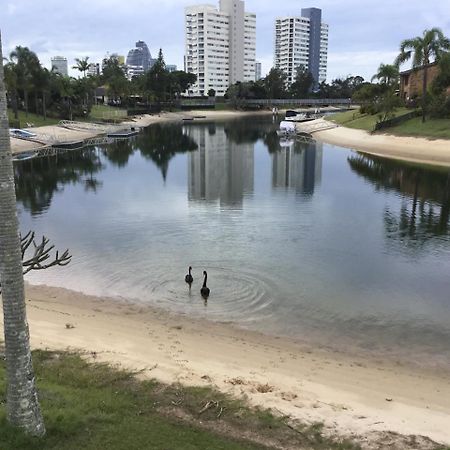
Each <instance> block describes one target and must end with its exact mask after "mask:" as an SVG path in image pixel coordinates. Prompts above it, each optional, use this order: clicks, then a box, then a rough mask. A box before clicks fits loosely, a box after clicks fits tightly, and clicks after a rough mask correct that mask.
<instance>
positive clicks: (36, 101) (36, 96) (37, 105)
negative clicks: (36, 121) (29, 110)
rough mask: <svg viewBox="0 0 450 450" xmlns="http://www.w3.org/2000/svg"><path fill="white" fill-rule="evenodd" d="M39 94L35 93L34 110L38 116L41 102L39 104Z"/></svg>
mask: <svg viewBox="0 0 450 450" xmlns="http://www.w3.org/2000/svg"><path fill="white" fill-rule="evenodd" d="M38 100H39V99H38V93H37V91H36V92H35V93H34V108H35V109H36V111H35V113H36V115H38V114H39V102H38Z"/></svg>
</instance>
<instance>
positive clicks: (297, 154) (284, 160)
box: [272, 139, 323, 195]
mask: <svg viewBox="0 0 450 450" xmlns="http://www.w3.org/2000/svg"><path fill="white" fill-rule="evenodd" d="M322 157H323V150H322V144H321V143H320V142H314V141H313V142H308V143H305V142H299V141H295V140H294V139H289V140H281V141H280V150H279V151H277V152H274V153H272V186H273V187H274V188H283V189H286V190H287V189H292V190H294V191H295V192H296V193H298V194H306V195H312V194H313V193H314V186H315V185H316V184H320V182H321V178H322Z"/></svg>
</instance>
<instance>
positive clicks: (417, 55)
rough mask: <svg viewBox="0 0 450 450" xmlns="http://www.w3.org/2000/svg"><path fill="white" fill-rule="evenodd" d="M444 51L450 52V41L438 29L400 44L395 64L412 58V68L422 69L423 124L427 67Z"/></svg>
mask: <svg viewBox="0 0 450 450" xmlns="http://www.w3.org/2000/svg"><path fill="white" fill-rule="evenodd" d="M446 50H450V40H449V39H448V38H446V37H445V36H444V33H443V32H442V30H441V29H439V28H432V29H431V30H425V31H424V32H423V35H422V36H417V37H415V38H412V39H405V40H404V41H402V43H401V44H400V54H399V55H398V56H397V58H396V60H395V64H396V65H397V66H400V64H402V63H404V62H406V61H408V60H409V59H411V57H413V63H412V65H413V68H415V67H421V66H422V67H423V81H422V122H425V115H426V107H427V88H428V65H429V64H430V63H431V62H432V60H435V61H436V60H439V59H440V57H441V56H442V54H443V52H445V51H446ZM413 54H414V56H413Z"/></svg>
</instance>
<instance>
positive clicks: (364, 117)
mask: <svg viewBox="0 0 450 450" xmlns="http://www.w3.org/2000/svg"><path fill="white" fill-rule="evenodd" d="M409 112H411V110H409V109H407V108H398V109H396V110H395V112H394V116H395V117H398V116H402V115H404V114H407V113H409ZM326 119H328V120H330V121H332V122H334V123H337V124H338V125H342V126H345V127H348V128H356V129H358V130H366V131H372V130H373V129H374V127H375V124H376V123H377V121H378V116H377V115H376V114H375V115H370V114H361V113H360V111H359V110H351V111H345V112H340V113H336V114H332V115H330V116H328V117H326Z"/></svg>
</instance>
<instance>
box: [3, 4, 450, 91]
mask: <svg viewBox="0 0 450 450" xmlns="http://www.w3.org/2000/svg"><path fill="white" fill-rule="evenodd" d="M193 3H194V4H195V3H196V2H195V1H192V0H166V1H164V2H159V3H153V2H151V3H149V2H146V1H145V0H129V1H128V2H125V3H124V2H121V1H118V0H110V1H108V2H106V0H90V1H89V2H88V1H86V0H80V1H79V2H72V3H71V4H70V6H65V5H62V4H61V3H60V2H59V1H58V2H57V1H56V0H43V1H42V2H34V1H31V0H21V1H20V2H17V1H15V0H3V5H2V15H1V17H0V29H1V31H2V38H3V51H4V54H5V56H7V55H8V54H9V53H10V52H11V51H12V50H13V49H14V48H15V47H16V46H17V45H22V46H27V47H29V48H30V49H31V50H33V51H34V52H35V53H36V54H37V55H38V57H39V59H40V60H41V63H42V64H43V65H44V66H46V67H48V68H50V66H51V63H50V59H51V57H53V56H56V55H61V56H65V57H66V58H67V59H68V66H69V74H70V75H73V76H78V75H79V72H78V71H77V70H74V69H72V66H73V65H74V59H75V58H83V57H86V56H89V62H92V63H97V62H101V60H102V59H103V57H104V56H105V54H106V53H107V52H110V53H118V54H122V55H126V54H127V53H128V51H129V49H130V48H131V47H132V46H133V44H134V42H136V41H137V40H139V39H141V40H144V41H145V42H147V44H148V46H149V48H150V49H151V51H152V52H153V53H155V54H156V53H157V51H158V50H159V49H160V48H162V49H163V53H164V57H165V60H166V62H170V63H173V64H177V65H178V67H183V56H184V49H185V47H184V8H185V7H186V6H189V5H191V4H193ZM208 3H210V4H216V0H214V1H209V2H208ZM245 3H246V9H247V10H249V11H252V12H254V13H255V14H256V17H257V33H256V35H257V42H256V59H257V60H258V61H260V62H261V63H262V76H265V75H266V74H267V72H268V70H269V69H270V68H271V67H272V65H273V59H274V36H273V24H274V21H275V18H276V17H279V16H284V15H287V16H288V15H294V16H296V15H299V14H300V11H301V8H309V7H317V8H321V9H322V17H323V20H324V22H325V23H327V24H329V25H330V37H329V50H328V73H327V81H328V82H330V81H331V80H332V79H335V78H337V77H346V76H347V75H361V76H363V77H364V78H365V79H366V80H368V79H370V78H371V77H372V75H374V74H375V72H376V69H377V68H378V66H379V64H380V63H391V62H392V61H393V59H394V58H395V56H396V55H397V53H398V49H399V45H400V42H401V41H402V40H403V39H406V38H411V37H414V36H418V35H421V34H422V32H423V30H424V29H426V28H431V27H434V26H435V27H439V28H441V29H442V30H443V32H444V34H446V35H447V36H448V35H450V16H449V14H448V11H449V8H450V0H442V1H440V2H433V3H432V4H430V3H426V2H421V1H418V0H411V1H407V0H398V1H397V2H396V3H395V4H394V5H393V4H392V2H391V1H389V2H388V1H387V0H378V1H377V2H367V1H366V2H360V1H357V0H342V1H341V2H335V1H332V0H317V1H313V2H301V3H299V2H298V0H285V1H284V2H283V3H282V4H280V3H276V2H272V1H269V0H266V1H265V0H246V2H245ZM136 11H139V19H140V20H136ZM149 21H151V23H152V27H151V28H149V27H148V25H147V24H148V23H149ZM23 24H26V26H24V25H23ZM409 67H410V64H407V65H405V68H409Z"/></svg>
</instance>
